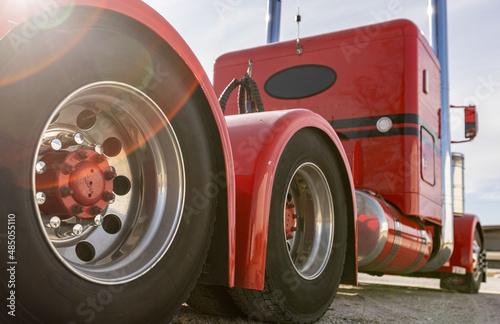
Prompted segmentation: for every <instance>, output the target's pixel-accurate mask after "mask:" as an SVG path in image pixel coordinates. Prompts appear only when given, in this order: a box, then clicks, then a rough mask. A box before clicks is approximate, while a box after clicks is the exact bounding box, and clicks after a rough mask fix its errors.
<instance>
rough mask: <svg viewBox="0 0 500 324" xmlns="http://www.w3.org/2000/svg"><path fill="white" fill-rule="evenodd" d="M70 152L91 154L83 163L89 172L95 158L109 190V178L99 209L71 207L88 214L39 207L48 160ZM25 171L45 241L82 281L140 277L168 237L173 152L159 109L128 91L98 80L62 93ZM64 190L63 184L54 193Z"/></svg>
mask: <svg viewBox="0 0 500 324" xmlns="http://www.w3.org/2000/svg"><path fill="white" fill-rule="evenodd" d="M81 151H84V153H83V154H80V152H81ZM72 152H76V153H78V154H80V155H84V156H88V155H89V154H90V155H91V156H94V160H91V161H90V162H88V164H89V165H92V166H93V167H92V170H90V171H91V172H92V173H94V172H95V170H94V169H96V168H95V165H96V164H95V163H97V162H100V163H101V164H99V165H101V166H103V167H102V170H101V171H102V172H101V173H102V174H103V175H104V178H105V179H106V180H103V181H104V182H103V185H104V184H105V185H106V186H107V188H110V184H109V183H108V182H109V181H112V186H111V188H112V192H109V191H106V192H104V193H103V195H104V198H102V199H101V198H100V199H101V200H99V203H100V204H101V205H100V206H101V208H99V207H96V206H91V207H92V208H94V209H91V207H88V206H82V207H80V208H81V210H78V208H76V209H75V208H73V209H72V210H71V211H72V212H75V213H79V212H80V213H81V212H82V210H83V209H84V208H87V210H89V211H91V213H92V214H91V215H90V216H91V217H90V216H89V217H86V218H83V217H82V216H80V217H79V216H78V215H76V214H75V215H73V214H71V215H67V214H64V213H62V215H61V212H55V210H57V208H59V207H51V208H48V207H47V206H45V207H47V208H45V207H44V204H48V203H49V199H50V197H47V195H46V193H47V190H48V189H46V188H45V187H46V186H42V185H41V182H42V180H41V179H44V178H43V177H44V175H45V176H46V175H47V174H48V173H50V172H52V171H50V170H53V169H54V170H55V169H57V168H60V166H57V165H56V164H57V162H54V161H56V160H57V158H54V157H58V156H63V157H64V156H70V154H71V153H72ZM94 152H96V153H94ZM79 157H80V156H79ZM68 159H69V158H68ZM96 159H100V160H99V161H97V162H95V163H94V162H93V161H96ZM53 160H54V161H53ZM104 160H105V162H102V161H104ZM47 161H50V163H48V162H47ZM92 163H94V164H92ZM47 164H48V165H47ZM60 169H61V168H60ZM60 169H58V170H60ZM68 169H70V170H69V171H68V170H66V171H67V173H70V172H72V171H74V168H68ZM33 170H34V171H33V179H34V180H33V181H34V188H35V191H34V193H33V195H34V199H35V204H37V205H38V206H39V210H38V211H39V216H38V217H39V220H40V225H41V228H42V230H43V232H44V234H45V237H46V239H47V241H48V242H49V245H50V246H51V248H52V250H53V252H54V254H55V255H56V256H57V257H58V258H59V259H60V260H61V261H62V262H63V264H64V265H65V266H66V267H68V268H69V269H70V270H71V271H73V272H74V273H76V274H77V275H79V276H81V277H83V278H85V279H87V280H89V281H92V282H96V283H100V284H120V283H125V282H128V281H131V280H134V279H136V278H138V277H140V276H141V275H143V274H144V273H146V272H147V271H148V270H150V269H151V268H152V267H153V266H154V265H155V264H156V263H157V262H158V261H159V260H160V259H161V258H162V256H163V255H164V254H165V253H166V251H167V250H168V248H169V246H170V244H171V243H172V241H173V239H174V237H175V234H176V232H177V229H178V226H179V223H180V221H181V213H182V208H183V204H184V193H185V178H184V164H183V159H182V154H181V150H180V147H179V143H178V141H177V137H176V134H175V132H174V130H173V128H172V127H171V125H170V123H169V121H168V119H167V118H166V116H165V114H164V113H163V112H162V110H161V109H160V108H159V107H158V106H157V105H156V104H155V103H154V102H153V101H152V100H151V99H150V98H149V97H148V96H147V95H146V94H144V93H143V92H142V91H140V90H138V89H136V88H133V87H131V86H129V85H126V84H122V83H117V82H98V83H92V84H89V85H87V86H84V87H82V88H80V89H78V90H76V91H75V92H74V93H72V94H71V95H69V96H68V97H67V98H66V99H65V100H64V101H63V102H62V103H61V104H60V105H59V106H58V107H57V108H56V109H55V111H54V113H53V115H52V117H51V120H50V121H49V123H48V124H47V126H46V127H45V130H44V132H43V133H42V134H41V137H40V141H39V149H38V152H37V155H36V158H35V161H34V168H33ZM84 171H85V172H87V173H88V172H90V171H89V170H84ZM87 173H86V174H87ZM61 174H62V173H61ZM101 178H102V177H101ZM95 179H97V178H95ZM111 179H112V180H111ZM106 181H108V182H106ZM45 182H46V181H45ZM90 183H91V184H92V182H90ZM63 189H64V188H63ZM63 189H60V188H59V189H58V190H56V192H62V191H63ZM66 189H67V188H66ZM72 193H73V190H69V189H67V192H63V194H64V195H63V196H62V197H66V196H68V195H69V194H72ZM99 194H101V193H99ZM48 195H49V196H50V195H51V194H50V193H49V194H48ZM52 196H53V193H52ZM88 196H89V197H90V196H91V193H89V194H88ZM101 196H102V195H101ZM84 198H85V197H84ZM58 199H59V201H63V200H64V199H69V198H61V197H59V198H58ZM71 199H72V198H71ZM103 201H104V202H103ZM52 204H53V203H52ZM61 204H63V203H61ZM56 205H57V204H56ZM47 209H49V212H47V211H46V210H47ZM44 210H45V212H44ZM89 213H90V212H89ZM89 213H87V214H89ZM79 215H84V213H81V214H79Z"/></svg>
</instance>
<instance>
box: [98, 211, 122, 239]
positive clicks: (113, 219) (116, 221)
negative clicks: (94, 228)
mask: <svg viewBox="0 0 500 324" xmlns="http://www.w3.org/2000/svg"><path fill="white" fill-rule="evenodd" d="M102 228H103V229H104V231H106V233H108V234H116V233H118V232H119V231H120V230H121V228H122V221H121V219H120V217H118V216H116V215H112V214H111V215H106V217H104V219H103V221H102Z"/></svg>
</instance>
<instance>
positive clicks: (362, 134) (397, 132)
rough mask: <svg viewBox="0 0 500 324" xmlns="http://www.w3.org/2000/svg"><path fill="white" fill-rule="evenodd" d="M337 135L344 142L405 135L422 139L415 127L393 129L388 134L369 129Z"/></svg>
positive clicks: (338, 133)
mask: <svg viewBox="0 0 500 324" xmlns="http://www.w3.org/2000/svg"><path fill="white" fill-rule="evenodd" d="M337 135H338V136H339V138H340V139H342V140H345V139H357V138H368V137H386V136H403V135H413V136H417V137H420V130H419V129H418V128H414V127H400V128H391V129H390V130H389V131H388V132H385V133H382V132H380V131H379V130H377V129H369V130H361V131H349V132H337Z"/></svg>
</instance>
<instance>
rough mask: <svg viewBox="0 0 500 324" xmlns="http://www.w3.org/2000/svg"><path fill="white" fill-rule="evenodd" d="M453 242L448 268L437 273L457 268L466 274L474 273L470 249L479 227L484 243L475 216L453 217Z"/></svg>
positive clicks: (477, 219)
mask: <svg viewBox="0 0 500 324" xmlns="http://www.w3.org/2000/svg"><path fill="white" fill-rule="evenodd" d="M453 226H454V231H455V234H454V240H455V246H454V248H453V254H452V256H451V258H450V261H449V265H448V267H443V268H441V269H439V270H438V271H450V272H451V271H452V270H453V267H455V266H458V267H462V268H465V270H466V271H467V272H468V273H473V272H474V265H473V261H472V253H473V251H472V247H473V245H472V244H473V242H474V236H475V233H476V228H477V226H479V228H480V234H481V237H482V238H483V242H484V233H483V230H482V228H481V226H480V224H479V218H478V217H477V216H476V215H472V214H464V216H460V217H454V219H453Z"/></svg>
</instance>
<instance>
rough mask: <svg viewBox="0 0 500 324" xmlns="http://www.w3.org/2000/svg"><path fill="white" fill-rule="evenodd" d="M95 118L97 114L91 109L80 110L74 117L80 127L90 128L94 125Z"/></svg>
mask: <svg viewBox="0 0 500 324" xmlns="http://www.w3.org/2000/svg"><path fill="white" fill-rule="evenodd" d="M96 120H97V115H96V114H95V113H94V112H93V111H91V110H84V111H82V112H81V113H80V114H79V115H78V117H77V118H76V125H77V126H78V127H79V128H80V129H85V130H87V129H90V128H92V127H93V126H94V124H95V122H96Z"/></svg>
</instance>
